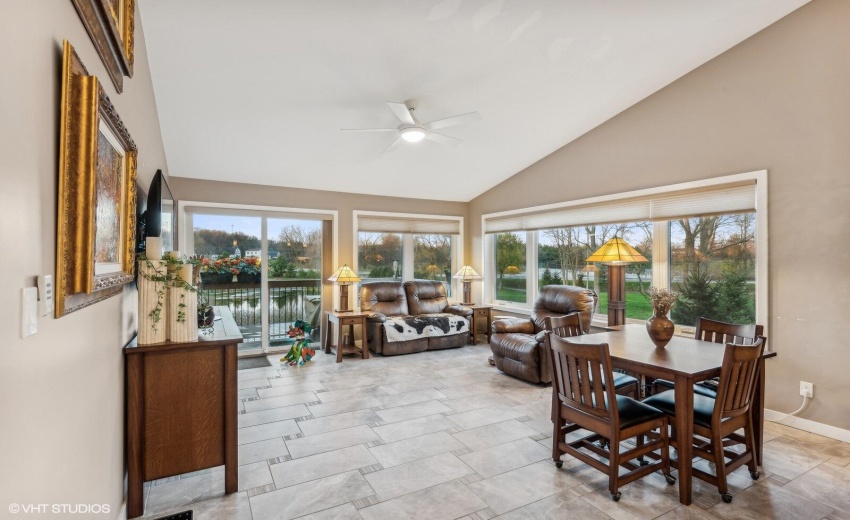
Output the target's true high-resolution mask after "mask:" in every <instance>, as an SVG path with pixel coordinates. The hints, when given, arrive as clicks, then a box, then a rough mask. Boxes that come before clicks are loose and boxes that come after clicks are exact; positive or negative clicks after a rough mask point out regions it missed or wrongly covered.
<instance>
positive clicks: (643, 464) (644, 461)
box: [638, 459, 649, 466]
mask: <svg viewBox="0 0 850 520" xmlns="http://www.w3.org/2000/svg"><path fill="white" fill-rule="evenodd" d="M638 464H640V465H641V466H649V462H647V461H646V460H645V459H640V460H639V461H638Z"/></svg>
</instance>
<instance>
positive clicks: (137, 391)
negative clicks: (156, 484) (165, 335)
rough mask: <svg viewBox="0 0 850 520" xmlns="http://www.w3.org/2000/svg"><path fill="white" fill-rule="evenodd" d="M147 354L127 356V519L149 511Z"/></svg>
mask: <svg viewBox="0 0 850 520" xmlns="http://www.w3.org/2000/svg"><path fill="white" fill-rule="evenodd" d="M143 357H144V355H135V356H127V381H128V383H127V518H135V517H137V516H142V514H143V513H144V512H145V503H144V483H145V482H144V474H143V473H142V472H143V469H142V468H143V461H144V453H143V451H142V450H143V449H144V440H143V437H144V433H145V432H144V427H143V424H144V415H143V414H144V394H143V392H144V387H143V385H144V381H143V378H144V371H143V369H142V359H143Z"/></svg>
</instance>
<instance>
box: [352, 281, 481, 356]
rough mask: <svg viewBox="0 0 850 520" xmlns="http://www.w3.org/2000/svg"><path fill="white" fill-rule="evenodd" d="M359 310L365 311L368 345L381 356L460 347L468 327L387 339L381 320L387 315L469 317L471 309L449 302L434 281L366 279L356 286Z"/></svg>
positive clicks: (385, 318) (465, 342)
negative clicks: (447, 332)
mask: <svg viewBox="0 0 850 520" xmlns="http://www.w3.org/2000/svg"><path fill="white" fill-rule="evenodd" d="M360 311H361V312H365V313H369V317H368V318H367V320H366V337H367V344H368V345H369V348H370V349H371V350H372V351H374V352H377V353H379V354H383V355H385V356H393V355H396V354H410V353H412V352H422V351H423V350H436V349H443V348H453V347H462V346H463V345H466V344H467V343H469V339H470V336H469V329H468V328H467V330H466V331H463V332H461V333H458V334H449V335H446V336H438V337H430V338H419V339H414V340H410V341H387V335H386V332H385V330H384V323H385V322H386V321H387V317H388V316H421V315H432V314H454V315H457V316H463V317H465V318H466V319H467V321H469V319H470V317H471V316H472V309H470V308H469V307H463V306H460V305H449V300H448V297H447V296H446V288H445V287H443V284H441V283H440V282H435V281H430V280H427V281H412V282H404V284H402V283H401V282H368V283H364V284H363V285H361V286H360Z"/></svg>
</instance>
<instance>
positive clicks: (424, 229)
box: [357, 215, 461, 235]
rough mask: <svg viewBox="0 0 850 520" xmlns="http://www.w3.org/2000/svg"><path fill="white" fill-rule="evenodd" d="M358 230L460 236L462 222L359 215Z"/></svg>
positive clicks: (450, 219)
mask: <svg viewBox="0 0 850 520" xmlns="http://www.w3.org/2000/svg"><path fill="white" fill-rule="evenodd" d="M357 230H358V231H368V232H372V233H416V234H433V235H460V231H461V230H460V220H459V219H454V218H447V219H437V218H425V217H423V218H415V217H403V216H398V217H396V216H383V215H382V216H377V215H358V217H357Z"/></svg>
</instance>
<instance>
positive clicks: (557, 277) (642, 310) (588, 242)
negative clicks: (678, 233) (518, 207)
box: [536, 222, 653, 319]
mask: <svg viewBox="0 0 850 520" xmlns="http://www.w3.org/2000/svg"><path fill="white" fill-rule="evenodd" d="M652 228H653V225H652V222H632V223H628V224H606V225H593V224H592V225H589V226H578V227H571V228H557V229H544V230H540V231H537V232H536V233H537V244H538V246H537V274H538V277H539V285H538V286H539V287H544V286H546V285H561V284H566V285H578V286H583V287H587V288H588V289H593V290H594V291H596V294H598V295H599V304H598V307H597V310H596V312H597V313H600V314H605V313H607V312H608V270H607V269H606V268H605V266H595V265H588V264H587V263H586V259H587V257H589V256H590V255H591V254H593V253H594V252H595V251H596V250H597V249H598V248H599V247H600V246H601V245H602V244H604V243H605V242H607V241H608V240H609V239H611V238H613V237H615V236H618V237H620V238H622V239H623V240H625V241H626V242H628V243H629V244H630V245H631V246H633V247H634V248H635V249H637V250H638V251H639V252H640V253H641V254H642V255H643V256H645V257H646V258H647V259H648V260H650V261H649V262H641V263H635V264H630V265H629V266H628V268H627V269H626V317H627V318H635V319H647V318H649V317H650V316H651V315H652V307H651V306H650V305H649V300H648V298H649V287H650V285H652Z"/></svg>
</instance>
